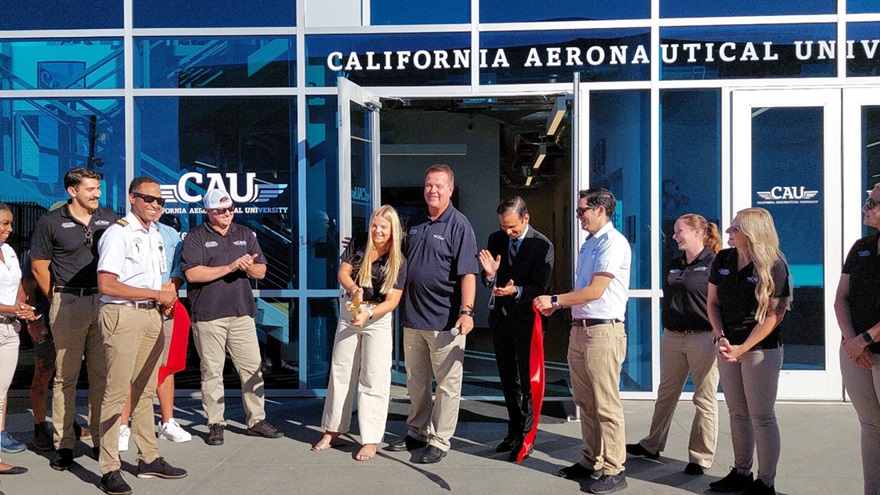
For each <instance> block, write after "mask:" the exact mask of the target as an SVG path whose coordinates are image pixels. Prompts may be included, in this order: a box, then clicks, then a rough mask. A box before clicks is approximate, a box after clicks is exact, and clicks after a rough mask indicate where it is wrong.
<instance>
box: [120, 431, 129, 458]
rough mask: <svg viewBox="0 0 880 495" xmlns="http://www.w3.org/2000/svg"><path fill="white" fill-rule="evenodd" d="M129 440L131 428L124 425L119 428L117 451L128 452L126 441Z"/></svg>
mask: <svg viewBox="0 0 880 495" xmlns="http://www.w3.org/2000/svg"><path fill="white" fill-rule="evenodd" d="M129 440H131V428H130V427H128V426H126V425H120V426H119V451H120V452H126V451H127V450H128V441H129Z"/></svg>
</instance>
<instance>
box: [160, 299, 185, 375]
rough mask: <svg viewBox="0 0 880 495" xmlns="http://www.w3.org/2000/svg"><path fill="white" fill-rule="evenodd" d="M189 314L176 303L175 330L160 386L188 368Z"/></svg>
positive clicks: (161, 371) (178, 302)
mask: <svg viewBox="0 0 880 495" xmlns="http://www.w3.org/2000/svg"><path fill="white" fill-rule="evenodd" d="M189 326H190V322H189V313H187V312H186V308H185V307H184V306H183V304H182V303H181V302H180V301H177V302H175V303H174V329H173V330H172V332H171V345H170V346H169V348H168V361H167V362H166V363H165V364H164V365H163V366H160V367H159V385H162V382H164V381H165V378H167V377H168V375H173V374H174V373H177V372H178V371H183V370H184V368H186V348H187V346H188V345H189Z"/></svg>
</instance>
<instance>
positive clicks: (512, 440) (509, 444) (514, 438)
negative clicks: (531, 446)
mask: <svg viewBox="0 0 880 495" xmlns="http://www.w3.org/2000/svg"><path fill="white" fill-rule="evenodd" d="M522 441H523V437H522V435H514V434H510V435H507V436H506V437H504V440H502V441H501V443H499V444H498V446H497V447H495V452H510V451H511V450H513V449H514V447H516V446H517V445H521V444H522Z"/></svg>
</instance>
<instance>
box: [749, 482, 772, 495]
mask: <svg viewBox="0 0 880 495" xmlns="http://www.w3.org/2000/svg"><path fill="white" fill-rule="evenodd" d="M746 495H776V489H775V488H773V485H770V486H767V485H765V484H764V482H763V481H761V480H755V481H753V482H752V484H751V485H749V489H748V490H747V491H746Z"/></svg>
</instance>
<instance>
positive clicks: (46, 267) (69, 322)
mask: <svg viewBox="0 0 880 495" xmlns="http://www.w3.org/2000/svg"><path fill="white" fill-rule="evenodd" d="M101 179H102V176H101V174H99V173H98V172H95V171H94V170H89V169H86V168H74V169H72V170H70V171H68V172H67V173H66V174H65V175H64V187H65V188H66V189H67V193H68V194H69V195H70V199H69V200H68V202H67V204H66V205H64V206H62V207H61V208H59V209H57V210H55V211H52V212H49V213H47V214H45V215H43V217H42V218H40V220H39V222H37V226H36V228H35V229H34V234H33V237H32V239H31V260H32V261H31V270H32V272H33V274H34V278H35V279H36V280H37V284H38V285H39V287H40V290H41V291H43V293H44V294H45V295H46V297H47V298H49V300H50V301H51V308H50V310H49V325H50V326H51V328H52V337H53V339H54V341H55V351H56V357H55V370H56V372H55V385H54V390H53V398H52V423H53V425H54V429H55V439H54V440H55V448H56V449H57V450H58V457H57V458H55V459H53V460H52V461H51V463H50V465H51V466H52V468H53V469H56V470H59V471H61V470H65V469H68V468H69V467H70V466H72V465H73V447H74V445H75V443H76V437H75V435H74V431H73V423H74V417H75V413H76V382H77V380H78V379H79V371H80V368H81V366H82V358H83V353H85V357H86V365H87V367H88V374H89V406H90V407H89V428H90V430H91V431H92V432H93V437H92V438H93V441H94V444H95V446H96V447H95V450H97V445H98V444H99V439H98V435H97V432H98V431H99V427H100V425H99V423H100V418H101V401H102V400H103V398H104V387H105V385H106V379H107V364H106V358H105V353H104V340H103V337H102V335H101V330H100V328H99V327H98V306H99V300H98V269H97V267H98V240H99V239H100V237H101V235H102V234H103V233H104V231H105V230H106V229H107V227H109V226H110V225H111V224H112V223H113V222H115V221H116V218H117V217H116V213H114V212H112V211H110V210H107V209H104V208H101V207H100V206H98V200H99V199H100V198H101Z"/></svg>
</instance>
